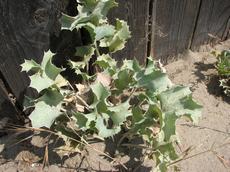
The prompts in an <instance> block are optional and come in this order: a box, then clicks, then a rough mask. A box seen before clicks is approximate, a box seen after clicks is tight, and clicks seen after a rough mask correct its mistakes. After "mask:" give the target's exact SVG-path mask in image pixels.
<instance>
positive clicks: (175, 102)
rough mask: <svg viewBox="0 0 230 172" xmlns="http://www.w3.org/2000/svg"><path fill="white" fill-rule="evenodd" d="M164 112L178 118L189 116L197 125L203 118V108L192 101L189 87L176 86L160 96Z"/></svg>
mask: <svg viewBox="0 0 230 172" xmlns="http://www.w3.org/2000/svg"><path fill="white" fill-rule="evenodd" d="M159 100H160V102H161V106H162V110H163V112H165V113H170V114H173V113H175V114H176V115H177V116H182V115H187V116H189V117H190V118H191V119H192V120H193V121H194V122H195V123H197V122H198V119H199V117H200V116H201V109H202V106H200V105H198V104H197V103H196V102H194V101H193V100H192V97H191V91H190V90H189V88H188V87H183V86H175V87H172V88H170V89H168V90H167V91H164V92H162V93H161V94H160V95H159Z"/></svg>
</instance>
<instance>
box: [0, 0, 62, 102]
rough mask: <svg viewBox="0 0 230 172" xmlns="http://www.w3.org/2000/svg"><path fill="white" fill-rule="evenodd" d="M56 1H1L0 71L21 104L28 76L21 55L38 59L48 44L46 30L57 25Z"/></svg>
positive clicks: (29, 93)
mask: <svg viewBox="0 0 230 172" xmlns="http://www.w3.org/2000/svg"><path fill="white" fill-rule="evenodd" d="M57 4H58V1H52V0H37V1H30V0H21V1H20V3H19V2H18V1H17V0H2V1H0V38H1V39H0V71H1V73H2V75H3V77H4V78H5V80H6V81H7V83H8V85H9V87H10V90H11V91H12V93H13V94H14V95H15V96H16V98H17V100H18V101H19V103H20V104H22V100H23V97H24V94H25V93H26V94H28V95H30V96H33V95H34V93H33V91H29V90H28V89H27V87H28V84H29V79H28V76H27V75H26V74H25V73H21V72H20V70H21V68H20V64H22V63H23V62H24V59H25V58H26V59H34V60H35V61H37V62H40V61H41V58H42V56H43V52H44V50H45V49H47V48H48V46H49V33H50V32H52V31H55V28H56V27H57V24H56V22H57V15H58V5H57Z"/></svg>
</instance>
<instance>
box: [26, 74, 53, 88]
mask: <svg viewBox="0 0 230 172" xmlns="http://www.w3.org/2000/svg"><path fill="white" fill-rule="evenodd" d="M53 84H54V81H53V80H51V79H50V78H49V77H47V76H46V75H41V74H40V73H36V74H34V75H32V76H30V87H31V88H34V89H36V90H37V91H38V92H41V91H42V90H44V89H46V88H49V87H50V86H52V85H53Z"/></svg>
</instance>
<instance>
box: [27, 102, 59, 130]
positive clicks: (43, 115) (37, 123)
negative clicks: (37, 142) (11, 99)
mask: <svg viewBox="0 0 230 172" xmlns="http://www.w3.org/2000/svg"><path fill="white" fill-rule="evenodd" d="M59 115H61V112H60V106H56V107H51V106H49V105H47V104H46V103H45V102H43V101H41V102H38V103H36V104H35V109H34V111H33V112H32V113H31V114H30V116H29V118H30V120H31V123H32V127H34V128H41V127H47V128H50V127H51V125H52V124H53V122H54V120H55V119H56V118H57V117H58V116H59Z"/></svg>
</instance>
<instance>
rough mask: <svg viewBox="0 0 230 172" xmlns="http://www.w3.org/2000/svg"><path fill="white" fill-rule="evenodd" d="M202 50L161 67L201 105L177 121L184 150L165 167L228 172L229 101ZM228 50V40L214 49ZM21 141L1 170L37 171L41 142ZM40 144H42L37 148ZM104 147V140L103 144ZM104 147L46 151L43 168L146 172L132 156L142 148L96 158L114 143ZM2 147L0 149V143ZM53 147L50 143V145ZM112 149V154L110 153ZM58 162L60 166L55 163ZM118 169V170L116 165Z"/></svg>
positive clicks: (5, 158)
mask: <svg viewBox="0 0 230 172" xmlns="http://www.w3.org/2000/svg"><path fill="white" fill-rule="evenodd" d="M202 48H203V50H205V51H206V52H191V51H188V52H187V53H185V54H184V55H183V56H184V58H183V60H178V61H176V62H173V63H170V64H169V65H167V66H166V69H167V72H168V74H169V77H170V78H171V79H172V81H173V82H174V83H176V84H183V85H187V86H190V87H191V89H192V90H193V92H194V94H193V96H194V98H195V99H196V100H197V101H198V102H199V103H200V104H202V105H203V107H204V108H203V116H202V118H201V119H200V122H199V124H198V125H192V124H191V123H190V122H188V121H186V120H180V121H178V124H177V132H178V134H179V139H180V143H179V145H178V146H177V150H178V153H183V152H185V151H186V150H187V151H186V152H187V156H185V158H184V159H183V160H182V161H179V162H178V163H175V164H173V165H172V166H171V168H170V171H175V170H177V171H182V172H225V171H226V172H227V171H230V99H229V98H227V97H225V96H224V95H223V94H222V90H221V89H220V88H219V87H218V78H217V73H216V70H215V67H214V64H215V62H216V59H215V57H213V56H212V55H210V51H211V49H210V48H207V47H205V46H204V47H202ZM229 48H230V40H229V41H226V42H224V43H222V44H220V45H217V46H215V48H214V49H216V50H222V49H229ZM7 140H9V137H8V136H6V137H2V138H0V144H1V143H4V142H6V141H7ZM29 142H30V141H26V142H24V143H22V144H17V146H12V147H9V148H8V149H7V150H6V151H4V152H3V154H2V156H1V158H0V172H1V171H4V172H11V171H12V172H14V171H15V172H16V171H25V172H27V171H42V165H41V162H42V158H43V155H44V147H42V142H43V140H40V141H39V138H37V139H34V140H33V142H35V143H34V145H36V146H31V144H29ZM39 143H41V146H40V148H39ZM107 145H108V144H107ZM109 145H110V146H111V147H110V148H107V147H106V146H105V144H103V143H94V144H92V147H94V149H92V148H90V147H88V151H85V152H83V153H82V152H81V155H80V153H78V152H76V153H75V154H69V155H68V156H64V157H63V158H60V157H59V156H57V154H55V153H52V152H51V153H49V161H50V165H51V166H50V167H49V168H46V169H45V170H44V171H50V172H59V171H63V172H64V171H127V170H125V169H124V167H122V166H121V165H120V163H119V162H126V163H125V165H126V166H127V167H128V168H130V169H129V170H128V171H137V172H145V171H146V172H148V171H150V170H151V168H150V167H151V165H152V163H153V162H150V161H145V162H144V165H140V161H138V160H136V158H138V155H139V154H141V152H138V151H134V150H128V152H126V153H128V154H129V155H130V156H131V157H132V159H129V157H128V156H126V157H124V158H121V159H119V158H117V159H116V162H113V163H111V161H109V158H108V157H107V158H105V157H104V156H99V154H100V153H99V152H97V151H95V149H97V150H101V151H104V150H105V151H107V152H111V151H112V152H113V151H114V147H113V143H112V142H111V143H110V144H109ZM0 149H1V147H0ZM50 149H51V150H52V145H51V146H50ZM113 153H114V152H113ZM35 162H40V164H38V163H35ZM57 164H59V165H57ZM115 167H119V168H115Z"/></svg>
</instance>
